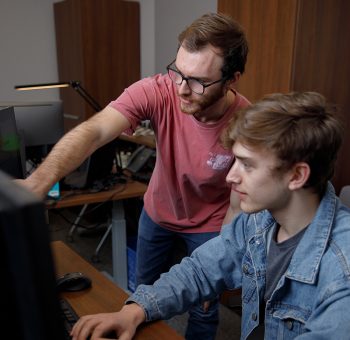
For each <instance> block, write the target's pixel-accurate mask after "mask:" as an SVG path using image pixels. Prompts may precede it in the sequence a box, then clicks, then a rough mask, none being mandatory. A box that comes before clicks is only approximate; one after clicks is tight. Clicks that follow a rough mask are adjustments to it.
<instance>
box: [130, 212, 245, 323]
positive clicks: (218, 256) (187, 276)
mask: <svg viewBox="0 0 350 340" xmlns="http://www.w3.org/2000/svg"><path fill="white" fill-rule="evenodd" d="M248 219H249V217H248V216H247V215H244V214H241V215H239V216H238V217H237V218H236V219H235V220H234V221H233V222H232V224H229V225H226V226H225V227H224V228H223V230H222V232H221V234H220V235H219V236H217V237H215V238H213V239H212V240H210V241H208V242H206V243H205V244H203V245H202V246H200V247H199V248H197V249H196V250H195V251H194V252H193V254H192V255H191V257H186V258H184V259H183V260H182V261H181V263H180V264H178V265H175V266H173V267H172V268H171V269H170V271H169V272H168V273H164V274H162V275H161V277H160V278H159V279H158V280H157V281H156V282H155V283H154V284H153V285H140V286H139V287H138V288H137V290H136V291H135V293H134V294H133V295H132V296H131V297H130V298H129V299H128V300H127V301H126V303H129V302H136V303H137V304H139V305H140V306H141V307H142V308H143V309H144V311H145V314H146V320H147V321H151V320H156V319H168V318H170V317H172V316H174V315H177V314H180V313H182V312H185V311H186V310H188V309H189V307H190V306H191V305H193V304H196V303H199V302H201V301H206V300H210V299H212V298H214V297H216V296H217V295H218V294H219V293H220V292H222V291H223V290H224V289H227V288H228V289H234V288H239V287H240V285H241V259H242V256H243V254H244V252H245V244H246V241H245V239H246V236H245V225H246V223H247V220H248Z"/></svg>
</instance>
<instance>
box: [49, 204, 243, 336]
mask: <svg viewBox="0 0 350 340" xmlns="http://www.w3.org/2000/svg"><path fill="white" fill-rule="evenodd" d="M89 208H90V207H89ZM98 208H100V207H97V206H92V207H91V211H92V214H90V217H89V218H88V219H86V220H82V221H81V222H80V224H81V226H80V227H78V228H77V229H76V230H75V232H74V233H73V235H72V236H73V238H69V237H67V236H68V232H69V229H70V226H71V224H72V222H73V221H74V219H75V218H76V216H77V214H78V212H79V209H77V208H74V209H73V208H70V209H61V210H52V211H49V216H48V220H49V224H50V233H51V239H52V240H61V241H63V242H65V243H66V244H67V245H69V246H70V247H71V248H73V249H74V250H75V251H76V252H78V253H79V254H80V255H81V256H82V257H83V258H85V259H86V260H87V261H89V262H90V263H91V264H92V265H94V266H95V267H96V268H97V269H98V270H100V271H101V272H105V273H108V274H111V273H112V263H111V252H112V251H111V240H110V238H109V237H108V238H107V240H106V242H105V244H104V245H103V247H102V248H101V249H100V251H99V253H98V254H97V253H96V247H97V245H98V243H99V241H100V239H101V237H102V236H103V234H104V232H105V230H106V228H107V223H108V220H107V218H106V219H105V220H104V221H102V222H101V219H100V217H99V216H107V215H108V212H107V211H108V209H109V207H108V206H107V207H102V211H101V209H100V211H98V210H99V209H98ZM95 209H96V210H95ZM127 223H128V224H130V225H131V228H130V229H133V228H134V225H135V221H132V220H131V221H127ZM128 228H129V225H128ZM128 230H129V229H128ZM235 303H236V301H230V305H234V304H235ZM186 320H187V314H186V313H185V314H183V315H179V316H176V317H174V318H172V319H170V320H167V321H166V322H167V323H168V324H169V325H170V326H171V327H172V328H174V329H175V330H176V331H177V332H178V333H179V334H181V335H184V332H185V329H186V323H187V321H186ZM240 322H241V319H240V316H239V315H238V314H237V313H236V312H234V311H232V310H231V309H230V308H228V307H226V306H224V305H220V324H219V329H218V333H217V337H216V340H228V339H230V340H238V339H239V338H240Z"/></svg>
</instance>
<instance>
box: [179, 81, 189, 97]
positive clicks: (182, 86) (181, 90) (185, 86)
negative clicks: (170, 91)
mask: <svg viewBox="0 0 350 340" xmlns="http://www.w3.org/2000/svg"><path fill="white" fill-rule="evenodd" d="M178 91H179V94H190V93H191V92H192V90H191V88H190V87H189V86H188V83H187V80H186V79H182V83H181V84H180V85H178Z"/></svg>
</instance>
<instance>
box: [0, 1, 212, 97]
mask: <svg viewBox="0 0 350 340" xmlns="http://www.w3.org/2000/svg"><path fill="white" fill-rule="evenodd" d="M57 1H58V0H26V1H23V0H1V3H0V43H1V53H0V75H1V77H0V101H40V100H57V99H58V98H59V92H58V90H56V89H51V90H44V91H15V90H14V86H15V85H21V84H35V83H45V82H55V81H57V80H58V72H57V59H56V43H55V31H54V15H53V5H52V4H53V3H54V2H57ZM132 1H139V2H140V5H141V76H142V77H145V76H149V75H152V74H154V73H156V72H164V70H165V66H166V65H167V64H168V63H169V62H170V60H171V59H172V58H173V57H174V56H175V53H176V47H177V35H178V34H179V33H180V31H181V30H182V29H183V28H184V27H185V26H186V25H188V24H190V23H191V22H192V21H193V19H195V18H196V17H198V16H200V15H201V14H203V13H205V12H208V11H213V12H216V7H217V0H176V1H173V0H132ZM189 9H190V10H189Z"/></svg>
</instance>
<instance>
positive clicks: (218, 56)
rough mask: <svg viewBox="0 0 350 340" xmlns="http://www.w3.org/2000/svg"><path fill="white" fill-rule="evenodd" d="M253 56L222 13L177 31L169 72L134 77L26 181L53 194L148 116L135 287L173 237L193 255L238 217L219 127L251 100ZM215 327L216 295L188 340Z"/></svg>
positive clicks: (147, 279) (192, 321) (198, 312)
mask: <svg viewBox="0 0 350 340" xmlns="http://www.w3.org/2000/svg"><path fill="white" fill-rule="evenodd" d="M247 53H248V46H247V41H246V38H245V34H244V32H243V30H242V28H241V27H240V25H239V24H238V23H236V22H235V21H233V20H232V19H231V18H229V17H227V16H225V15H220V14H206V15H203V16H202V17H200V18H199V19H197V20H195V21H194V22H193V23H192V24H191V25H190V26H189V27H188V28H186V29H185V30H184V31H183V32H182V33H181V34H180V35H179V47H178V51H177V55H176V58H175V60H174V61H173V62H172V63H171V64H170V65H168V67H167V71H168V72H167V74H165V75H160V74H159V75H155V76H154V77H150V78H146V79H143V80H141V81H138V82H136V83H135V84H133V85H131V86H130V87H129V88H127V89H126V90H125V91H124V93H123V94H122V95H121V96H120V97H119V98H117V99H116V100H115V101H113V102H111V103H110V104H109V105H108V106H107V107H106V108H104V109H103V110H102V111H101V112H100V113H98V114H96V115H95V116H93V117H92V118H90V119H89V120H87V121H86V122H84V123H82V124H80V125H79V126H78V127H76V128H75V129H73V130H72V131H70V132H69V133H68V134H67V135H66V136H65V137H64V138H63V139H62V140H61V141H60V142H59V143H58V144H57V145H56V146H55V148H54V149H53V150H52V152H51V153H50V155H49V156H48V157H47V158H46V160H45V162H43V164H42V165H41V166H40V167H39V168H38V169H37V170H36V172H34V173H33V174H32V175H31V176H30V177H29V178H28V179H27V180H26V181H25V184H26V185H27V186H28V187H29V188H31V189H32V190H33V191H35V192H37V193H39V194H41V195H44V194H46V192H47V191H48V190H49V189H50V187H51V186H52V185H53V184H54V183H55V182H57V181H58V180H59V179H60V178H62V177H63V176H65V175H66V174H68V173H69V172H71V171H72V170H74V169H75V168H76V167H77V166H78V165H79V164H80V163H82V162H83V160H84V159H85V158H87V157H88V156H89V155H90V154H91V153H92V152H93V151H95V150H96V149H97V148H98V147H100V146H102V145H103V144H106V143H107V142H109V141H111V140H113V139H114V138H116V137H117V136H119V135H120V134H121V133H122V132H123V131H126V130H129V131H131V130H134V129H135V128H136V127H137V126H138V124H139V123H140V121H142V120H150V121H151V125H152V127H153V129H154V131H155V135H156V140H157V160H156V165H155V168H154V172H153V175H152V178H151V180H150V183H149V187H148V190H147V192H146V194H145V197H144V209H143V211H142V213H141V217H140V222H139V233H138V243H137V272H136V276H137V283H138V284H140V283H143V284H151V283H153V282H154V281H155V280H156V279H158V278H159V276H160V274H161V273H162V272H163V271H164V270H166V269H167V268H166V266H167V265H168V259H169V255H171V254H170V253H171V250H172V245H173V242H174V240H175V239H176V238H178V237H180V238H182V239H183V240H184V241H185V243H186V246H187V251H188V254H191V253H192V251H193V250H194V249H195V248H197V247H198V246H199V245H201V244H203V243H204V242H206V241H207V240H209V239H211V238H213V237H214V236H217V235H218V234H219V232H220V229H221V226H222V224H223V223H224V222H228V221H230V220H231V219H232V217H233V213H234V208H235V202H234V198H235V196H234V193H233V192H231V188H230V186H228V185H227V184H226V182H225V177H226V175H227V173H228V171H229V169H230V167H231V166H232V164H233V155H232V153H231V152H230V151H229V150H226V149H224V148H223V147H222V145H221V143H220V134H221V132H222V130H223V128H224V127H225V126H226V125H227V124H228V121H229V120H230V119H231V118H232V116H234V114H235V112H236V111H237V110H239V109H241V108H243V107H246V106H247V105H248V104H249V103H248V101H247V100H246V99H245V98H244V97H243V96H242V95H240V94H239V93H238V92H237V91H235V89H234V87H235V85H236V83H237V81H238V80H239V78H240V76H241V74H242V73H243V72H244V68H245V63H246V58H247ZM77 151H78V152H77ZM230 197H231V201H232V204H231V205H230ZM237 206H238V203H237ZM217 324H218V304H217V301H216V302H215V303H211V304H210V306H209V307H208V304H206V305H205V308H204V306H198V307H196V308H193V309H191V310H190V311H189V322H188V328H187V332H186V338H187V339H214V338H215V334H216V329H217Z"/></svg>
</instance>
